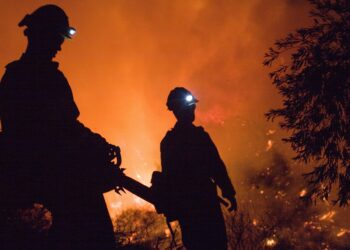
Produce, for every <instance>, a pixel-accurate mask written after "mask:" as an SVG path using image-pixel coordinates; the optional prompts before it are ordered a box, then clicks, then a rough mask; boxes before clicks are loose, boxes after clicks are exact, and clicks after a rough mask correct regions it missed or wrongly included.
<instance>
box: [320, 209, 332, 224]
mask: <svg viewBox="0 0 350 250" xmlns="http://www.w3.org/2000/svg"><path fill="white" fill-rule="evenodd" d="M335 214H336V212H335V211H334V210H331V211H329V212H327V213H325V214H324V215H322V216H321V217H320V220H328V221H331V222H333V217H334V215H335Z"/></svg>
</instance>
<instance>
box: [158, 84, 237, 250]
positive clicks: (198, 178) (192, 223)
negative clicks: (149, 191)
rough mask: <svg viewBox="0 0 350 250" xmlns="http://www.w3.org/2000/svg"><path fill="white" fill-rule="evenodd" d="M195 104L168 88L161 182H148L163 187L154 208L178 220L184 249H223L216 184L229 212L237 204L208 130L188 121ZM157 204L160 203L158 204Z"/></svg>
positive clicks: (185, 94)
mask: <svg viewBox="0 0 350 250" xmlns="http://www.w3.org/2000/svg"><path fill="white" fill-rule="evenodd" d="M196 103H197V100H196V98H195V97H194V96H193V95H192V94H191V93H190V92H189V91H188V90H187V89H185V88H182V87H178V88H175V89H173V90H172V91H171V92H170V94H169V96H168V100H167V106H168V109H169V110H171V111H173V113H174V115H175V117H176V119H177V123H176V124H175V127H174V128H173V129H172V130H171V131H168V133H167V134H166V136H165V137H164V139H163V140H162V142H161V162H162V174H161V175H162V178H159V180H160V181H163V183H162V184H157V185H155V183H153V185H154V186H159V187H160V186H163V187H164V189H165V190H164V192H162V191H160V190H158V192H162V193H163V197H162V195H161V194H158V195H157V199H158V210H162V209H164V213H165V214H166V215H167V217H168V219H169V220H175V219H177V220H178V221H179V223H180V227H181V232H182V240H183V243H184V245H185V246H186V248H187V249H189V250H192V249H196V250H197V249H198V250H199V249H201V250H204V249H211V250H214V249H215V250H219V249H227V238H226V231H225V223H224V219H223V215H222V212H221V208H220V201H219V198H218V196H217V191H216V186H219V187H220V189H221V190H222V195H223V197H225V198H227V199H228V200H229V201H230V203H231V206H230V208H229V210H230V211H232V210H236V209H237V203H236V199H235V193H236V192H235V190H234V188H233V185H232V183H231V181H230V178H229V176H228V174H227V171H226V167H225V165H224V163H223V161H222V160H221V158H220V156H219V153H218V150H217V149H216V147H215V145H214V143H213V141H212V140H211V138H210V137H209V135H208V133H207V132H205V131H204V129H203V128H202V127H196V126H194V125H193V121H194V119H195V108H196ZM153 177H156V176H155V174H154V176H153ZM157 179H158V178H153V181H157ZM155 191H157V190H155ZM162 200H164V201H165V202H164V203H163V204H162ZM156 204H157V203H156ZM162 205H163V206H164V207H163V208H162V207H159V206H162Z"/></svg>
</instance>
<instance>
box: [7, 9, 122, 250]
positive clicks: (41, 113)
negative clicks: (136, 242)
mask: <svg viewBox="0 0 350 250" xmlns="http://www.w3.org/2000/svg"><path fill="white" fill-rule="evenodd" d="M19 26H20V27H22V26H25V27H26V29H25V30H24V34H25V36H26V37H27V38H28V47H27V49H26V51H25V53H24V54H23V55H22V56H21V58H20V59H19V60H17V61H14V62H12V63H10V64H8V65H7V67H6V72H5V74H4V76H3V78H2V80H1V84H0V115H1V121H2V130H3V131H2V133H1V138H0V139H1V147H2V150H1V151H0V152H1V154H2V155H1V157H0V159H1V176H0V177H1V188H0V189H1V207H2V209H3V210H4V208H7V210H11V209H16V208H23V207H26V206H30V205H31V204H32V203H33V202H38V203H43V204H44V205H45V206H46V207H47V208H48V209H49V210H50V211H51V212H52V214H53V225H52V228H51V229H50V231H49V239H50V243H49V246H48V248H49V249H113V248H114V247H115V242H114V235H113V227H112V224H111V221H110V218H109V214H108V211H107V209H106V205H105V202H104V198H103V195H102V194H103V192H106V191H108V190H111V189H113V188H114V187H115V186H116V184H117V183H118V178H119V176H120V171H119V170H118V168H115V167H114V165H113V163H112V160H113V158H115V157H116V156H118V158H120V152H119V148H118V147H116V146H113V145H111V144H109V143H107V142H106V140H105V139H104V138H103V137H101V136H100V135H99V134H96V133H93V132H92V131H91V130H89V129H88V128H86V127H85V126H84V125H83V124H82V123H80V122H79V121H78V120H77V119H78V116H79V110H78V108H77V106H76V104H75V102H74V99H73V95H72V92H71V89H70V87H69V84H68V81H67V80H66V78H65V76H64V75H63V73H62V72H61V71H59V70H58V63H57V62H53V61H52V59H53V58H54V57H55V55H56V53H57V51H60V50H61V45H62V44H63V42H64V40H65V38H71V37H72V36H73V35H74V33H75V29H73V28H71V27H70V26H69V24H68V17H67V15H66V14H65V12H64V11H63V10H62V9H61V8H59V7H58V6H55V5H45V6H42V7H40V8H39V9H37V10H35V11H34V12H33V13H32V14H30V15H26V16H25V17H24V18H23V20H22V21H21V22H20V23H19ZM6 223H7V221H6V218H2V225H1V232H0V234H1V238H2V240H3V242H1V248H6V244H9V242H12V243H13V242H15V243H16V244H17V247H18V248H20V247H23V248H30V242H24V241H22V242H21V241H20V240H19V239H16V238H12V239H11V237H16V235H11V232H8V231H7V228H8V227H7V226H10V225H7V226H6ZM21 240H23V239H21ZM4 241H5V242H4ZM21 244H22V245H21ZM23 244H27V245H24V246H23ZM15 248H16V247H13V246H12V248H11V249H15ZM16 249H17V248H16Z"/></svg>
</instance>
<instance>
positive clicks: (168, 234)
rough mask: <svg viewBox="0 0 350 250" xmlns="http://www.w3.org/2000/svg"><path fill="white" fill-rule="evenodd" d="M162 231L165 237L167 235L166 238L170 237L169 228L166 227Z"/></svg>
mask: <svg viewBox="0 0 350 250" xmlns="http://www.w3.org/2000/svg"><path fill="white" fill-rule="evenodd" d="M164 233H165V237H167V238H169V237H170V230H169V228H166V229H165V230H164Z"/></svg>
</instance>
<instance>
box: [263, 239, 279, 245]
mask: <svg viewBox="0 0 350 250" xmlns="http://www.w3.org/2000/svg"><path fill="white" fill-rule="evenodd" d="M276 244H277V241H276V240H275V239H272V238H270V239H266V246H268V247H274V246H276Z"/></svg>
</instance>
